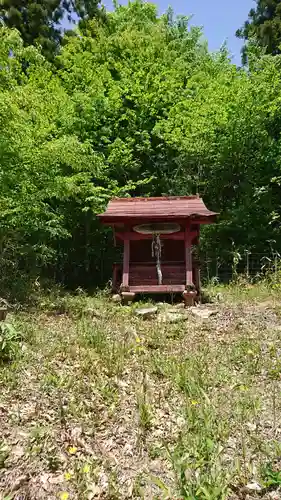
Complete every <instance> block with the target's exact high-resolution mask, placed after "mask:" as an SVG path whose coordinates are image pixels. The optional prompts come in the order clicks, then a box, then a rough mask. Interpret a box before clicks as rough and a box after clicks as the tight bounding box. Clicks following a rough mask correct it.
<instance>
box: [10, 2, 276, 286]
mask: <svg viewBox="0 0 281 500" xmlns="http://www.w3.org/2000/svg"><path fill="white" fill-rule="evenodd" d="M75 5H76V7H75V8H76V9H80V10H81V13H80V15H81V16H82V17H83V16H86V18H87V17H91V16H92V14H90V11H88V10H87V9H88V7H89V5H90V4H88V3H86V2H85V3H84V2H81V3H79V4H78V3H76V4H75ZM87 5H88V7H87ZM67 8H68V7H67ZM69 8H72V7H71V6H70V7H69ZM73 8H74V7H73ZM89 8H90V7H89ZM87 12H88V14H87ZM78 34H79V36H74V37H66V38H65V43H64V46H63V48H62V50H61V53H60V55H59V56H58V57H57V58H56V61H55V63H56V64H55V65H54V66H51V65H50V64H49V63H48V62H46V60H45V59H44V57H43V56H42V55H41V53H40V52H39V51H38V50H37V49H36V48H35V47H32V46H28V47H25V44H26V42H25V40H22V39H21V38H20V36H19V33H18V32H17V31H16V30H10V29H7V28H4V27H2V28H1V30H0V64H1V68H2V71H1V75H0V90H1V93H0V116H1V119H0V181H1V184H0V186H1V187H0V266H1V271H2V274H1V278H0V280H1V287H2V289H3V290H4V292H5V293H8V292H9V293H11V294H15V293H17V294H18V293H19V291H21V290H23V291H24V289H25V288H26V283H27V276H28V277H29V278H30V283H31V289H30V290H31V291H32V290H34V287H36V286H37V285H36V283H38V282H37V277H38V276H48V277H50V278H55V279H56V280H58V281H60V282H63V283H66V284H68V285H71V286H81V285H83V286H89V285H97V284H99V283H104V282H105V281H106V280H107V279H108V278H109V277H110V274H111V263H112V261H113V258H114V256H115V255H116V252H115V250H113V249H112V240H111V236H110V231H109V230H103V229H102V228H101V226H100V223H99V221H98V220H97V217H96V215H97V214H98V213H100V212H101V211H103V210H104V208H105V206H106V203H107V201H108V199H109V198H111V197H113V196H129V195H155V196H161V195H162V194H167V195H174V194H177V195H187V194H194V193H196V192H199V193H200V194H201V195H202V196H203V198H204V200H205V202H206V204H207V206H209V207H210V209H213V210H216V211H218V212H220V214H221V216H220V219H219V222H218V224H216V225H213V226H211V227H207V228H204V229H203V231H202V240H201V241H202V246H203V248H205V249H209V251H210V253H211V252H212V251H214V252H216V253H217V254H219V256H221V257H222V258H223V256H224V254H225V253H229V252H232V250H233V248H235V252H236V253H237V255H239V254H240V255H242V253H243V252H244V250H245V249H247V251H249V252H252V251H255V252H265V253H267V251H270V252H271V249H272V248H271V247H272V245H273V246H274V250H276V249H278V248H279V247H280V244H281V234H280V216H281V211H280V202H279V200H280V184H281V183H280V179H281V173H280V169H281V164H280V146H281V144H280V131H281V121H280V118H279V114H280V98H281V87H280V72H281V59H280V57H279V56H276V57H274V58H273V57H271V56H263V57H261V58H260V59H259V58H257V56H256V55H254V54H253V55H252V59H251V65H250V69H251V71H250V72H246V71H244V70H241V69H237V68H236V66H234V65H233V64H231V62H230V60H229V57H228V54H227V51H226V50H225V49H222V50H221V51H220V52H219V53H217V54H211V53H210V52H209V51H208V48H207V46H206V44H205V42H204V41H202V38H201V31H200V29H198V28H194V27H189V25H188V19H186V18H184V17H179V18H174V17H173V15H172V13H171V12H170V11H169V12H168V13H167V14H166V15H164V16H160V17H159V16H157V11H156V7H155V6H154V5H153V4H149V3H142V2H141V1H136V2H132V3H130V4H129V5H128V6H126V7H125V6H117V7H116V9H115V11H114V12H112V13H108V14H107V17H106V22H103V21H102V20H101V19H100V18H99V17H94V18H93V19H88V20H87V22H85V23H84V24H83V25H81V26H80V31H78ZM54 67H55V68H56V70H54ZM23 69H24V70H23ZM268 82H270V85H269V84H268ZM269 241H271V243H269ZM272 241H274V244H272ZM29 293H30V291H29Z"/></svg>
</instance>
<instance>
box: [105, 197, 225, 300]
mask: <svg viewBox="0 0 281 500" xmlns="http://www.w3.org/2000/svg"><path fill="white" fill-rule="evenodd" d="M216 215H217V214H216V213H215V212H210V211H209V210H208V209H207V208H206V206H205V204H204V202H203V200H202V199H201V198H199V196H180V197H175V196H173V197H161V198H114V199H112V200H111V201H110V202H109V204H108V206H107V209H106V212H105V213H103V214H101V215H99V218H100V220H101V222H102V223H103V224H107V225H110V226H112V228H113V231H114V241H115V243H116V244H117V243H121V244H123V264H115V265H114V269H113V280H112V281H113V291H115V292H118V293H120V294H121V296H122V299H123V302H125V303H126V302H127V301H130V300H132V299H133V298H134V296H135V295H136V294H144V293H148V294H152V293H154V294H160V293H163V294H168V293H169V294H176V293H181V294H182V296H183V298H184V300H185V304H186V305H192V304H193V302H194V300H195V298H196V295H197V294H199V293H200V275H199V265H198V262H197V261H196V259H195V258H194V257H193V253H192V248H193V247H194V246H195V245H198V244H199V234H200V225H201V224H209V223H211V222H214V221H215V218H216Z"/></svg>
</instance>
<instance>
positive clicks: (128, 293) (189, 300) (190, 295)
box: [120, 285, 200, 307]
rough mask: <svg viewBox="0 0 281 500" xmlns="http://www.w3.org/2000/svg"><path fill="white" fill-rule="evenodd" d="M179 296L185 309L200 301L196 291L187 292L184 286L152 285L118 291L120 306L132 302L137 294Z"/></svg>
mask: <svg viewBox="0 0 281 500" xmlns="http://www.w3.org/2000/svg"><path fill="white" fill-rule="evenodd" d="M179 293H180V294H181V295H182V297H183V300H184V305H185V307H191V306H193V305H194V303H195V302H198V301H199V300H200V296H199V294H198V292H197V291H189V290H186V289H185V286H184V285H177V286H175V285H173V286H169V285H154V286H151V285H150V286H130V287H128V288H127V289H126V290H120V296H121V299H122V304H124V305H127V304H129V303H131V302H133V300H134V298H135V296H136V295H137V294H153V295H157V294H159V295H160V294H171V295H173V294H179Z"/></svg>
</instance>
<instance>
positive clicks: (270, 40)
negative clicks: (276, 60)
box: [236, 0, 281, 63]
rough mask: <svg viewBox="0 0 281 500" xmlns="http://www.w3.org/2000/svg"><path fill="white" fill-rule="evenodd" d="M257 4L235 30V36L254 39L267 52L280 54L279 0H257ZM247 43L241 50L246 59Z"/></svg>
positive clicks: (280, 21)
mask: <svg viewBox="0 0 281 500" xmlns="http://www.w3.org/2000/svg"><path fill="white" fill-rule="evenodd" d="M256 3H257V6H256V8H255V9H254V8H253V9H251V10H250V12H249V16H248V20H247V21H246V22H245V23H244V25H243V26H242V28H240V29H239V30H237V32H236V36H237V37H238V38H242V39H244V40H246V42H248V41H250V42H251V41H252V40H254V41H255V42H256V43H257V44H258V45H259V46H261V47H263V48H264V49H265V51H266V53H267V54H272V55H274V56H275V55H277V54H280V53H281V52H280V44H281V2H280V0H257V1H256ZM247 52H248V44H247V43H246V45H245V47H244V48H243V52H242V59H243V62H244V63H245V62H246V61H247Z"/></svg>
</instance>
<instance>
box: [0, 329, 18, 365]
mask: <svg viewBox="0 0 281 500" xmlns="http://www.w3.org/2000/svg"><path fill="white" fill-rule="evenodd" d="M21 339H22V336H21V334H20V333H19V332H18V331H17V330H16V328H15V327H14V326H13V325H12V324H11V323H7V322H3V323H0V362H1V361H3V362H5V361H11V360H12V359H13V358H14V357H15V356H16V355H17V353H18V351H19V348H20V341H21Z"/></svg>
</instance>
